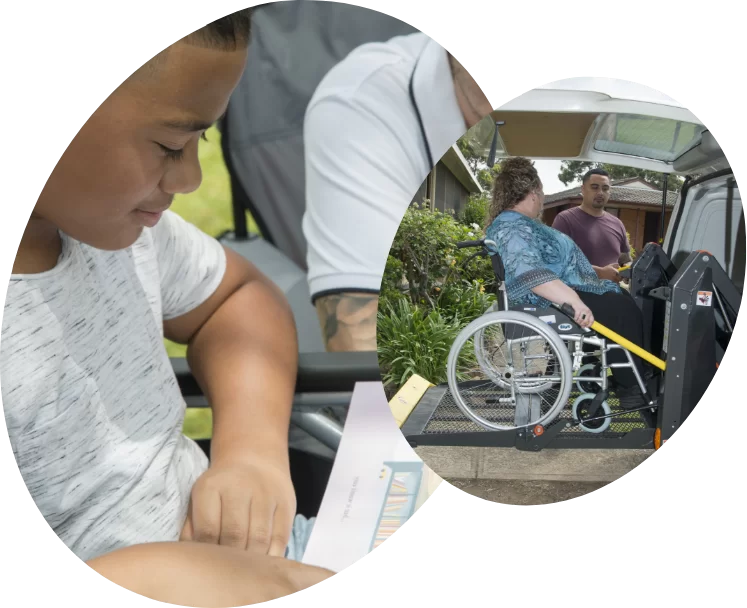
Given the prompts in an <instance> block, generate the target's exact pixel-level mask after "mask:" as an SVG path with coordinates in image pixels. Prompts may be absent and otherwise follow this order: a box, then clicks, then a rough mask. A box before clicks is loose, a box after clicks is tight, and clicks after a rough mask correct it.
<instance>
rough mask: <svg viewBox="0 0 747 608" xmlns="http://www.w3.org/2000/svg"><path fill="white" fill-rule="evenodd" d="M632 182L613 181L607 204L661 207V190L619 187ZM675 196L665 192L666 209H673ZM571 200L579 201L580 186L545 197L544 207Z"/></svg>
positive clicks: (674, 193)
mask: <svg viewBox="0 0 747 608" xmlns="http://www.w3.org/2000/svg"><path fill="white" fill-rule="evenodd" d="M632 181H637V178H635V179H621V180H616V181H613V182H612V189H611V190H612V192H611V194H610V200H609V202H610V203H627V204H634V205H646V206H653V207H661V190H656V189H654V188H651V189H649V188H640V187H637V188H626V187H625V186H624V185H620V184H629V183H631V182H632ZM677 196H678V194H677V193H676V192H667V207H674V204H675V203H676V202H677ZM573 199H579V200H580V199H581V186H578V187H576V188H571V189H569V190H563V191H562V192H556V193H555V194H550V195H548V196H546V197H545V206H548V205H551V204H553V203H557V202H558V201H565V200H573Z"/></svg>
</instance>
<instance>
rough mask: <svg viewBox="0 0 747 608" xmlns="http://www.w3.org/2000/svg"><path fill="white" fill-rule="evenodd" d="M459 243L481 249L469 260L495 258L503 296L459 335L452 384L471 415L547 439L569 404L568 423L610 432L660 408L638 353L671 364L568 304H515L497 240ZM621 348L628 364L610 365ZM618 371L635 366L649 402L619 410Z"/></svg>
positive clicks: (494, 427) (495, 427)
mask: <svg viewBox="0 0 747 608" xmlns="http://www.w3.org/2000/svg"><path fill="white" fill-rule="evenodd" d="M457 247H458V248H460V249H462V248H468V247H476V248H479V251H477V253H475V254H474V255H473V256H471V257H470V258H469V259H472V257H475V256H485V255H489V256H490V259H491V262H492V265H493V270H494V272H495V276H496V282H497V288H498V289H497V293H498V301H497V302H496V303H495V304H494V305H493V307H492V308H491V309H489V310H488V311H486V312H485V314H483V315H482V316H480V317H479V318H477V319H476V320H474V321H472V322H471V323H470V324H468V325H467V326H466V327H465V328H464V329H463V330H462V331H461V332H460V333H459V335H458V336H457V338H456V341H455V342H454V344H453V345H452V347H451V349H450V352H449V357H448V362H447V380H448V386H449V389H450V392H451V394H452V396H453V398H454V401H455V403H456V405H457V406H458V407H459V409H460V410H461V411H462V413H463V414H464V415H465V416H467V418H469V419H470V420H472V421H473V422H475V423H477V424H478V425H480V426H481V427H483V428H485V429H487V430H491V431H519V430H522V429H527V430H528V431H531V433H533V435H534V436H539V435H542V434H543V432H544V430H545V429H546V428H547V427H548V426H549V425H551V424H552V423H553V422H555V421H556V420H557V419H558V418H559V416H561V413H562V412H563V410H564V408H565V407H566V405H569V406H570V416H566V418H567V420H568V422H567V423H566V426H572V425H577V426H578V427H579V428H580V429H582V430H583V431H585V432H588V433H604V432H605V431H606V430H607V429H609V427H610V425H611V423H612V418H613V417H618V418H619V417H620V416H621V415H622V416H625V415H627V414H631V415H635V413H636V412H640V411H644V410H647V411H650V412H654V411H655V410H656V409H657V407H658V405H657V402H656V399H655V397H652V394H651V392H650V391H649V389H648V386H647V381H646V380H644V378H643V377H642V375H641V373H640V372H639V370H638V367H637V366H636V365H635V363H634V361H633V354H636V355H638V356H639V357H641V358H643V359H645V360H647V361H648V362H649V363H651V364H653V365H654V366H655V367H658V368H659V369H661V370H663V369H665V367H666V364H665V363H664V361H662V360H661V359H658V358H657V357H654V356H653V355H651V354H650V353H648V352H646V351H644V350H643V349H641V348H640V347H638V346H637V345H634V344H632V343H630V342H628V341H627V340H625V339H624V338H623V337H622V336H619V335H617V334H615V333H614V332H612V331H611V330H609V329H607V328H606V327H604V326H602V325H600V324H599V323H596V322H595V323H594V324H593V325H592V328H590V329H584V328H581V327H580V326H579V325H577V324H576V323H575V321H574V320H573V319H574V316H575V315H574V311H573V309H572V308H571V307H570V306H569V305H567V304H565V305H563V306H555V305H553V307H552V308H539V307H533V306H528V305H527V306H524V305H520V306H513V307H511V306H509V302H508V296H507V292H506V288H505V277H504V270H503V264H502V261H501V259H500V256H499V255H498V252H497V249H496V246H495V243H494V242H493V241H490V240H488V239H482V240H479V241H465V242H461V243H457ZM615 349H622V350H623V352H624V353H625V355H626V359H627V361H626V362H624V363H610V362H608V354H609V352H610V351H612V350H615ZM613 368H630V369H631V370H632V371H633V374H634V375H635V377H636V380H637V382H638V387H639V389H640V391H641V395H642V396H643V403H644V404H645V405H642V406H641V407H638V408H631V409H625V410H622V412H621V411H617V412H613V407H611V403H610V402H612V401H614V399H613V398H612V395H613V393H612V389H613V386H612V382H611V380H612V379H611V378H610V370H611V369H613Z"/></svg>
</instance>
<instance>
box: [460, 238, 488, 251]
mask: <svg viewBox="0 0 747 608" xmlns="http://www.w3.org/2000/svg"><path fill="white" fill-rule="evenodd" d="M484 244H485V239H481V240H479V241H460V242H458V243H457V244H456V247H457V249H467V248H468V247H482V246H483V245H484Z"/></svg>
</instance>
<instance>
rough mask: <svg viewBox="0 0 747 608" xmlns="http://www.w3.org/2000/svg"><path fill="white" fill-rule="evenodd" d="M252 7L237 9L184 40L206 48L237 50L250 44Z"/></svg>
mask: <svg viewBox="0 0 747 608" xmlns="http://www.w3.org/2000/svg"><path fill="white" fill-rule="evenodd" d="M251 23H252V9H250V8H245V9H243V10H240V11H236V12H235V13H232V14H230V15H226V16H225V17H221V18H220V19H216V20H215V21H213V22H212V23H208V24H207V25H206V26H204V27H201V28H200V29H199V30H197V31H195V32H192V33H191V34H190V35H189V36H187V37H186V38H185V39H184V41H185V42H187V43H189V44H195V45H197V46H202V47H205V48H211V49H217V50H221V51H235V50H237V49H240V48H244V47H246V46H248V45H249V37H250V34H251Z"/></svg>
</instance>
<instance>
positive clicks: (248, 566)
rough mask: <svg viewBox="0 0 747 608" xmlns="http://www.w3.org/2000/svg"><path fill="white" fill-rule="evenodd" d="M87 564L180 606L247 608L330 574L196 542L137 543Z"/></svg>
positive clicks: (118, 581)
mask: <svg viewBox="0 0 747 608" xmlns="http://www.w3.org/2000/svg"><path fill="white" fill-rule="evenodd" d="M87 565H88V566H89V567H91V568H92V569H93V570H95V571H96V572H98V573H99V574H100V575H101V576H103V577H104V578H107V579H108V580H110V581H111V582H113V583H116V584H117V585H119V586H120V587H124V588H125V589H128V590H129V591H132V592H134V593H137V594H139V595H143V596H145V597H148V598H150V599H154V600H158V601H160V602H166V603H168V604H176V605H179V606H199V607H205V608H208V607H213V606H216V607H218V606H246V605H248V604H256V603H259V602H265V601H268V600H273V599H276V598H279V597H283V596H286V595H290V594H291V593H295V592H296V591H300V590H302V589H306V588H307V587H311V586H312V585H315V584H316V583H319V582H321V581H323V580H325V579H327V578H329V577H331V576H333V573H332V572H329V571H327V570H323V569H321V568H315V567H311V566H306V565H303V564H300V563H297V562H292V561H289V560H285V559H282V558H278V557H269V556H266V555H257V554H253V553H248V552H246V551H240V550H238V549H232V548H230V547H218V546H214V545H206V544H198V543H152V544H147V545H136V546H133V547H127V548H125V549H120V550H118V551H114V552H112V553H108V554H106V555H103V556H101V557H97V558H96V559H93V560H91V561H89V562H87Z"/></svg>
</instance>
